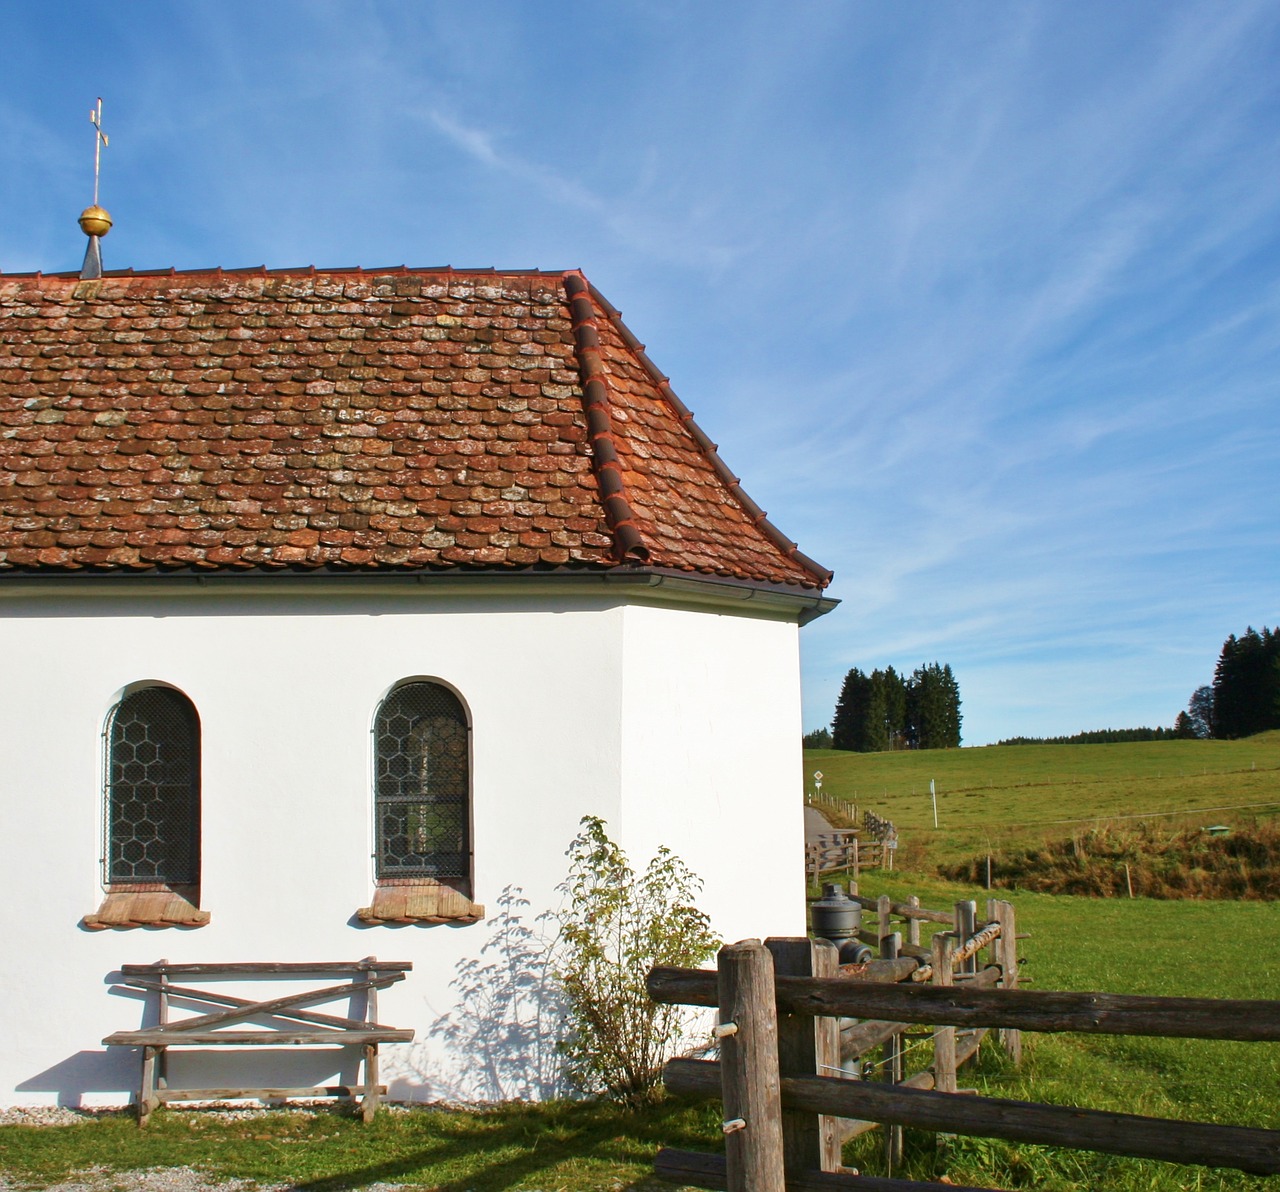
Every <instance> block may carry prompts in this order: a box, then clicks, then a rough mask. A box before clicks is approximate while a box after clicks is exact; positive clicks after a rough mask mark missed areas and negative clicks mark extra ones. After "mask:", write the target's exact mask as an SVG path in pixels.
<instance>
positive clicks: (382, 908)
mask: <svg viewBox="0 0 1280 1192" xmlns="http://www.w3.org/2000/svg"><path fill="white" fill-rule="evenodd" d="M460 884H461V883H460ZM356 918H357V919H358V920H359V921H360V922H361V923H365V924H367V925H369V926H370V927H377V926H382V925H394V924H402V923H422V924H432V923H478V922H479V921H480V920H481V919H483V918H484V907H482V906H479V905H477V904H476V903H474V902H472V901H471V899H470V898H469V897H467V895H466V894H464V893H463V892H462V891H461V890H456V889H454V888H453V887H452V886H449V885H447V884H445V883H444V882H441V881H436V880H434V879H432V878H415V879H412V880H408V879H403V878H398V879H393V880H391V881H383V882H380V883H379V884H378V888H377V890H375V891H374V895H373V905H372V906H362V907H361V908H360V909H359V910H358V911H356Z"/></svg>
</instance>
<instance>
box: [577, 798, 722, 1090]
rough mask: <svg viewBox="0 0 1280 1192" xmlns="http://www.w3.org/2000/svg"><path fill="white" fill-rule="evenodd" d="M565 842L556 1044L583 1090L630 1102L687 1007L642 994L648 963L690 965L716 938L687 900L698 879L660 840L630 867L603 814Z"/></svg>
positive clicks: (657, 1070)
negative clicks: (646, 858) (561, 1020)
mask: <svg viewBox="0 0 1280 1192" xmlns="http://www.w3.org/2000/svg"><path fill="white" fill-rule="evenodd" d="M581 828H582V830H581V831H580V832H579V834H578V835H577V837H576V838H575V839H574V841H573V843H572V844H571V845H570V846H569V852H568V857H569V877H568V879H567V880H566V882H565V884H564V886H563V887H562V890H563V893H564V895H565V899H566V901H565V904H564V905H563V906H562V908H561V910H560V912H559V914H558V918H559V920H560V939H559V943H558V946H557V961H556V965H557V969H558V972H557V976H558V977H559V979H560V983H561V986H562V988H563V991H564V994H565V998H566V1001H567V1003H568V1023H567V1025H568V1027H569V1033H568V1038H566V1040H565V1041H564V1043H563V1044H562V1046H563V1048H564V1053H565V1058H566V1061H567V1067H568V1072H569V1077H570V1079H571V1080H572V1081H573V1083H574V1084H575V1085H576V1086H577V1087H578V1088H579V1089H581V1090H582V1091H583V1092H587V1093H606V1094H608V1095H610V1096H613V1097H617V1098H619V1099H621V1100H624V1101H627V1102H630V1103H633V1104H638V1103H640V1102H643V1101H646V1100H649V1099H651V1098H652V1096H653V1094H654V1092H655V1090H656V1088H657V1084H658V1079H659V1076H660V1074H661V1071H662V1065H663V1064H664V1063H665V1062H666V1061H667V1060H668V1059H669V1058H670V1057H671V1056H672V1055H673V1054H675V1053H676V1051H678V1050H679V1049H680V1047H681V1046H682V1045H683V1044H684V1042H685V1040H686V1038H687V1036H688V1032H689V1028H690V1026H691V1021H692V1020H693V1019H696V1017H697V1014H696V1012H695V1013H694V1014H693V1015H691V1014H690V1012H689V1011H688V1010H686V1009H684V1008H683V1007H680V1006H661V1005H658V1004H657V1003H656V1002H653V1001H651V1000H650V998H649V994H648V992H647V991H646V989H645V977H646V975H647V974H648V972H649V969H650V968H651V967H652V966H653V965H659V964H660V965H679V966H684V967H691V968H692V967H697V966H698V965H700V964H702V963H703V962H704V961H705V960H707V959H708V958H709V957H710V956H712V955H713V954H714V953H715V951H716V949H717V948H718V947H719V942H720V941H719V940H718V939H717V938H716V936H715V935H714V934H713V933H712V931H711V927H710V920H709V919H708V917H707V916H706V915H705V914H703V913H702V911H700V910H698V909H697V907H696V906H695V905H694V899H695V898H696V897H697V894H698V892H699V891H700V890H701V889H702V882H701V881H700V880H699V879H698V877H697V876H695V875H694V874H693V873H692V872H691V871H690V870H689V868H688V867H687V866H686V865H685V864H684V862H683V861H681V860H680V859H679V858H678V857H676V856H674V855H673V854H672V853H671V851H670V850H669V849H666V848H661V849H659V850H658V853H657V855H656V856H655V857H654V858H653V860H651V861H650V862H649V865H648V867H647V868H646V869H645V871H644V873H643V874H640V875H637V874H636V873H635V871H634V870H633V869H632V868H631V866H630V864H629V863H628V861H627V857H626V854H625V853H624V852H623V850H622V849H621V848H620V847H619V846H618V845H617V844H615V843H614V842H613V841H612V840H610V839H609V836H608V834H607V833H606V832H605V825H604V821H603V820H601V819H600V818H599V817H598V816H593V815H589V816H584V817H583V819H582V823H581Z"/></svg>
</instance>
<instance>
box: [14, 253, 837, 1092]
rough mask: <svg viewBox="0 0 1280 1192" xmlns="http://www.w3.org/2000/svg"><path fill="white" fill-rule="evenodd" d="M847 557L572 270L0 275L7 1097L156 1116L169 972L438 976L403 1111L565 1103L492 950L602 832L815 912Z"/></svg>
mask: <svg viewBox="0 0 1280 1192" xmlns="http://www.w3.org/2000/svg"><path fill="white" fill-rule="evenodd" d="M829 579H830V575H829V573H828V572H827V571H826V570H825V569H824V568H822V567H820V566H818V565H817V564H816V563H814V562H813V561H811V560H810V559H808V558H806V557H805V556H804V555H803V554H801V553H800V552H799V551H798V550H797V548H796V546H795V544H794V543H792V542H790V541H789V540H788V539H786V538H785V537H784V536H783V535H782V534H781V533H780V532H779V531H778V530H777V529H776V528H775V527H774V526H773V525H772V524H771V523H770V522H769V521H768V520H767V519H766V518H765V515H764V513H763V512H762V511H761V510H760V509H759V508H758V507H757V506H756V505H755V504H754V503H753V502H752V501H751V500H750V498H748V497H747V496H746V494H745V493H744V492H743V490H742V488H741V487H740V486H739V483H738V481H737V479H736V478H735V477H734V475H733V474H732V473H731V472H730V471H729V470H728V468H727V467H726V466H725V464H724V463H723V462H722V461H721V459H720V457H719V456H718V455H717V452H716V448H715V446H714V444H713V443H711V442H710V441H709V440H708V438H707V436H706V435H705V434H704V433H703V432H702V430H700V429H699V427H698V426H697V425H696V424H695V423H694V422H693V420H692V418H691V416H690V413H689V411H688V410H687V409H686V408H685V406H684V405H683V404H682V403H681V402H680V400H679V399H678V398H677V397H676V395H675V394H674V393H673V392H672V390H671V388H670V386H669V385H668V384H667V381H666V379H665V378H664V377H663V375H662V374H661V373H660V372H659V371H658V369H657V368H655V367H654V365H653V364H652V363H651V362H650V361H649V359H648V357H647V356H646V355H645V352H644V349H643V347H642V346H641V345H640V344H639V343H638V342H637V340H636V338H635V337H634V336H633V335H632V333H631V332H630V331H629V330H628V329H627V328H626V326H624V325H623V323H622V322H621V320H620V318H619V316H618V313H617V311H616V310H615V309H614V308H613V307H612V306H611V305H610V304H609V303H608V302H607V301H605V299H604V298H603V297H602V296H601V295H600V294H599V293H598V292H597V291H596V290H595V289H594V288H593V287H592V286H591V285H590V284H589V283H588V282H587V281H586V280H585V279H584V278H583V276H582V275H581V274H580V273H578V272H576V271H569V272H546V273H539V272H511V273H501V272H493V271H476V272H469V271H454V270H443V271H439V270H433V271H421V270H412V269H398V270H388V271H382V270H380V271H376V272H369V271H362V270H359V269H355V270H344V271H323V270H305V271H272V270H263V271H257V272H250V271H235V272H231V271H227V272H224V271H222V270H212V271H201V272H188V273H175V272H173V271H168V272H153V273H134V272H132V271H129V272H124V273H115V272H112V273H107V274H106V275H104V276H102V277H100V278H97V279H93V280H85V279H83V278H82V277H80V276H79V275H75V274H53V275H41V274H0V659H3V675H4V681H3V683H2V684H0V756H3V769H2V771H0V773H2V777H0V782H2V784H3V785H2V788H0V799H2V802H0V808H2V810H0V822H2V824H3V827H2V828H0V883H3V889H4V897H3V898H2V899H0V944H2V952H0V1022H2V1023H3V1024H4V1026H3V1042H4V1045H3V1046H0V1103H3V1104H15V1105H34V1104H50V1103H62V1104H68V1105H94V1104H113V1103H114V1104H118V1103H123V1102H127V1101H129V1100H130V1099H131V1098H132V1097H133V1096H134V1095H135V1093H136V1090H137V1086H138V1075H137V1073H138V1064H139V1059H138V1054H137V1052H136V1051H134V1050H131V1049H129V1048H125V1047H110V1048H108V1047H106V1046H104V1045H103V1042H102V1040H103V1038H104V1037H105V1036H107V1035H109V1034H111V1033H112V1032H113V1031H117V1030H121V1029H131V1028H137V1027H139V1026H141V1025H143V1024H144V1016H145V1014H146V1013H147V1002H146V1001H145V1000H144V999H137V998H130V997H125V996H120V994H119V991H118V990H114V989H113V986H112V978H113V975H114V974H116V973H118V970H119V968H120V965H121V964H122V963H149V962H154V961H157V960H160V959H161V958H165V959H168V960H170V961H174V962H193V963H194V962H206V963H212V962H232V961H307V962H312V961H320V960H326V961H338V960H341V961H348V960H357V959H359V958H361V957H365V956H377V957H379V958H382V959H387V960H407V961H412V962H413V966H414V968H413V972H412V973H411V974H410V975H409V978H408V979H407V980H405V981H404V982H402V983H401V984H399V985H397V986H395V987H394V988H392V989H390V990H388V991H386V992H385V993H384V994H383V995H382V1000H381V1004H380V1008H379V1012H380V1017H381V1018H382V1019H383V1020H384V1021H386V1022H389V1023H391V1024H393V1025H395V1026H397V1027H412V1028H414V1029H415V1030H416V1032H417V1039H416V1041H415V1042H414V1043H413V1044H406V1045H400V1046H395V1047H387V1048H385V1049H384V1051H383V1056H382V1071H383V1076H384V1079H385V1080H386V1081H387V1083H388V1085H389V1086H390V1095H391V1096H392V1097H399V1098H405V1099H438V1098H441V1097H452V1096H461V1097H486V1096H489V1097H493V1096H503V1095H513V1094H515V1093H524V1092H532V1093H535V1094H536V1093H537V1092H538V1091H539V1089H538V1088H536V1087H534V1086H533V1085H532V1084H530V1085H528V1086H527V1087H526V1086H525V1085H521V1084H520V1081H519V1078H518V1075H517V1076H513V1077H512V1080H513V1082H514V1083H503V1082H502V1081H501V1080H497V1081H496V1083H495V1078H493V1077H492V1076H491V1077H490V1078H489V1079H488V1082H487V1083H486V1082H485V1081H484V1080H476V1079H472V1075H474V1072H475V1070H476V1068H477V1064H476V1059H477V1057H476V1055H475V1054H466V1051H467V1049H472V1050H474V1049H475V1048H477V1047H479V1048H481V1049H483V1048H484V1047H485V1046H488V1045H489V1043H487V1042H486V1036H485V1031H484V1030H479V1031H476V1030H472V1031H470V1033H468V1031H467V1030H466V1029H460V1028H459V1023H461V1022H462V1021H463V1020H464V1019H465V1017H466V1015H467V1014H468V1013H471V1012H473V1011H474V1007H473V1006H472V1005H470V1004H468V1002H467V996H468V989H467V985H466V982H465V981H462V980H460V974H462V975H465V974H467V973H470V974H471V976H472V978H473V979H474V977H475V974H476V973H477V972H478V971H480V970H482V969H483V966H484V965H485V964H487V963H489V962H490V961H491V960H492V959H493V958H494V956H495V952H494V949H495V948H498V947H500V946H501V945H502V940H501V939H499V935H498V933H499V932H500V931H501V930H503V925H501V924H498V923H496V922H495V917H497V916H498V915H499V912H500V909H502V908H505V914H506V918H505V920H504V924H505V927H506V928H507V929H510V928H511V926H512V923H513V921H514V919H513V917H514V918H518V919H519V920H520V921H521V923H523V925H524V926H525V927H528V928H532V925H533V923H534V921H535V918H536V916H537V915H538V914H539V913H540V912H542V911H544V910H547V909H548V908H551V907H553V906H555V905H556V903H557V901H558V897H559V896H558V895H557V893H556V887H557V885H558V883H560V882H561V881H562V880H563V879H564V877H565V873H566V859H565V850H566V848H567V846H568V844H569V842H570V840H571V839H572V838H573V837H574V836H575V834H576V833H577V831H578V825H579V821H580V820H581V818H582V817H583V816H584V815H588V814H591V815H597V816H600V817H601V818H603V819H604V820H605V821H606V824H607V828H608V831H609V832H610V834H611V835H612V836H613V837H614V838H615V839H616V840H617V841H618V842H619V843H620V844H622V845H623V847H624V848H625V849H626V850H627V851H628V853H629V855H630V856H631V858H632V861H633V862H634V863H637V864H638V865H643V864H644V863H645V862H646V861H647V860H648V858H649V857H650V856H651V855H652V854H653V853H654V851H655V850H656V849H657V848H658V847H659V846H661V845H666V846H668V847H670V848H671V849H672V850H673V851H674V852H675V853H676V854H677V855H678V856H679V857H680V858H682V859H683V860H684V861H685V862H686V863H687V864H688V865H689V867H690V868H691V869H692V870H693V871H694V872H696V873H697V874H698V875H699V876H700V877H701V878H702V879H703V881H704V883H705V888H704V892H703V896H702V899H701V906H702V909H704V910H705V911H707V912H708V913H709V914H710V915H711V917H712V921H713V925H714V927H715V928H716V930H717V931H718V932H719V933H720V934H721V935H722V936H723V937H724V938H726V939H736V938H742V937H747V936H759V937H763V936H767V935H796V934H803V931H804V898H803V883H804V867H803V861H802V857H803V825H802V817H801V806H802V802H801V797H800V796H801V760H800V736H801V721H800V675H799V647H798V631H799V628H800V626H802V625H804V624H805V623H806V622H807V621H809V620H811V619H812V618H814V617H816V616H819V615H821V614H823V613H825V612H827V611H828V610H829V609H830V608H832V607H833V606H834V604H835V602H834V601H833V600H831V599H830V598H828V597H826V596H824V589H825V587H826V585H827V583H828V581H829ZM473 983H474V980H473ZM474 992H475V991H474V989H472V990H470V996H474ZM451 1028H452V1029H451ZM491 1045H492V1046H493V1047H495V1048H496V1047H500V1046H502V1045H503V1044H502V1039H501V1038H499V1036H498V1034H497V1033H494V1035H493V1037H492V1040H491ZM460 1049H461V1050H460ZM257 1050H261V1049H257ZM213 1054H214V1053H213V1052H212V1051H209V1052H206V1053H204V1054H203V1055H202V1056H201V1057H200V1058H201V1062H213V1060H212V1056H213ZM504 1059H505V1062H506V1064H507V1067H506V1069H504V1070H505V1071H509V1072H512V1073H518V1071H519V1068H520V1065H521V1064H522V1063H523V1062H524V1061H523V1060H522V1058H521V1057H519V1056H506V1057H504ZM219 1062H224V1063H225V1062H227V1061H226V1060H222V1061H219ZM246 1062H248V1061H246ZM299 1062H301V1061H299ZM306 1062H308V1063H310V1062H312V1061H311V1060H307V1061H306ZM495 1070H496V1069H495ZM469 1074H470V1075H469ZM303 1075H304V1076H305V1077H306V1079H307V1080H311V1081H318V1080H319V1081H322V1080H323V1079H324V1074H323V1073H322V1072H311V1073H304V1074H303ZM227 1079H231V1077H230V1076H228V1077H227ZM292 1079H296V1077H295V1078H292ZM292 1079H291V1080H290V1081H285V1083H291V1082H292ZM268 1083H271V1084H275V1083H279V1082H278V1081H276V1080H271V1081H268Z"/></svg>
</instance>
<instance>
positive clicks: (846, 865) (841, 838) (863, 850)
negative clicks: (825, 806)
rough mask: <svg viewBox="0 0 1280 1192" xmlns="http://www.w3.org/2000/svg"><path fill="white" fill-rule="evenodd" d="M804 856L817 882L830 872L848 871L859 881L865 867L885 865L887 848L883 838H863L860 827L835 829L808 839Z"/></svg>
mask: <svg viewBox="0 0 1280 1192" xmlns="http://www.w3.org/2000/svg"><path fill="white" fill-rule="evenodd" d="M804 858H805V868H806V870H807V871H808V874H809V880H810V881H812V882H814V883H815V884H816V883H817V882H819V881H821V880H822V877H823V875H824V874H828V873H847V874H849V875H851V876H852V878H853V880H854V881H857V880H858V875H859V873H861V871H862V870H864V869H875V868H878V867H880V866H882V865H883V864H884V858H885V850H884V846H883V845H882V844H881V843H880V842H879V841H869V840H865V839H862V838H861V837H860V836H859V834H858V830H857V829H856V828H832V829H831V831H830V832H822V833H820V834H819V835H817V836H814V837H812V838H811V839H809V840H808V841H806V843H805V846H804Z"/></svg>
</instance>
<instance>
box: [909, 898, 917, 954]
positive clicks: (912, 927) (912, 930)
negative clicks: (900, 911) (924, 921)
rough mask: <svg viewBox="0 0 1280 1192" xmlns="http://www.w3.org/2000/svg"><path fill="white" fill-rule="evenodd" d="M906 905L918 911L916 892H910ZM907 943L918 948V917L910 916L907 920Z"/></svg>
mask: <svg viewBox="0 0 1280 1192" xmlns="http://www.w3.org/2000/svg"><path fill="white" fill-rule="evenodd" d="M907 905H908V906H909V907H910V908H911V909H912V910H916V911H918V910H919V909H920V898H919V896H918V895H916V894H912V895H911V897H910V898H908V899H907ZM907 943H909V944H910V945H911V946H912V947H913V948H918V947H919V946H920V920H919V919H915V918H912V919H908V920H907Z"/></svg>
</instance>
